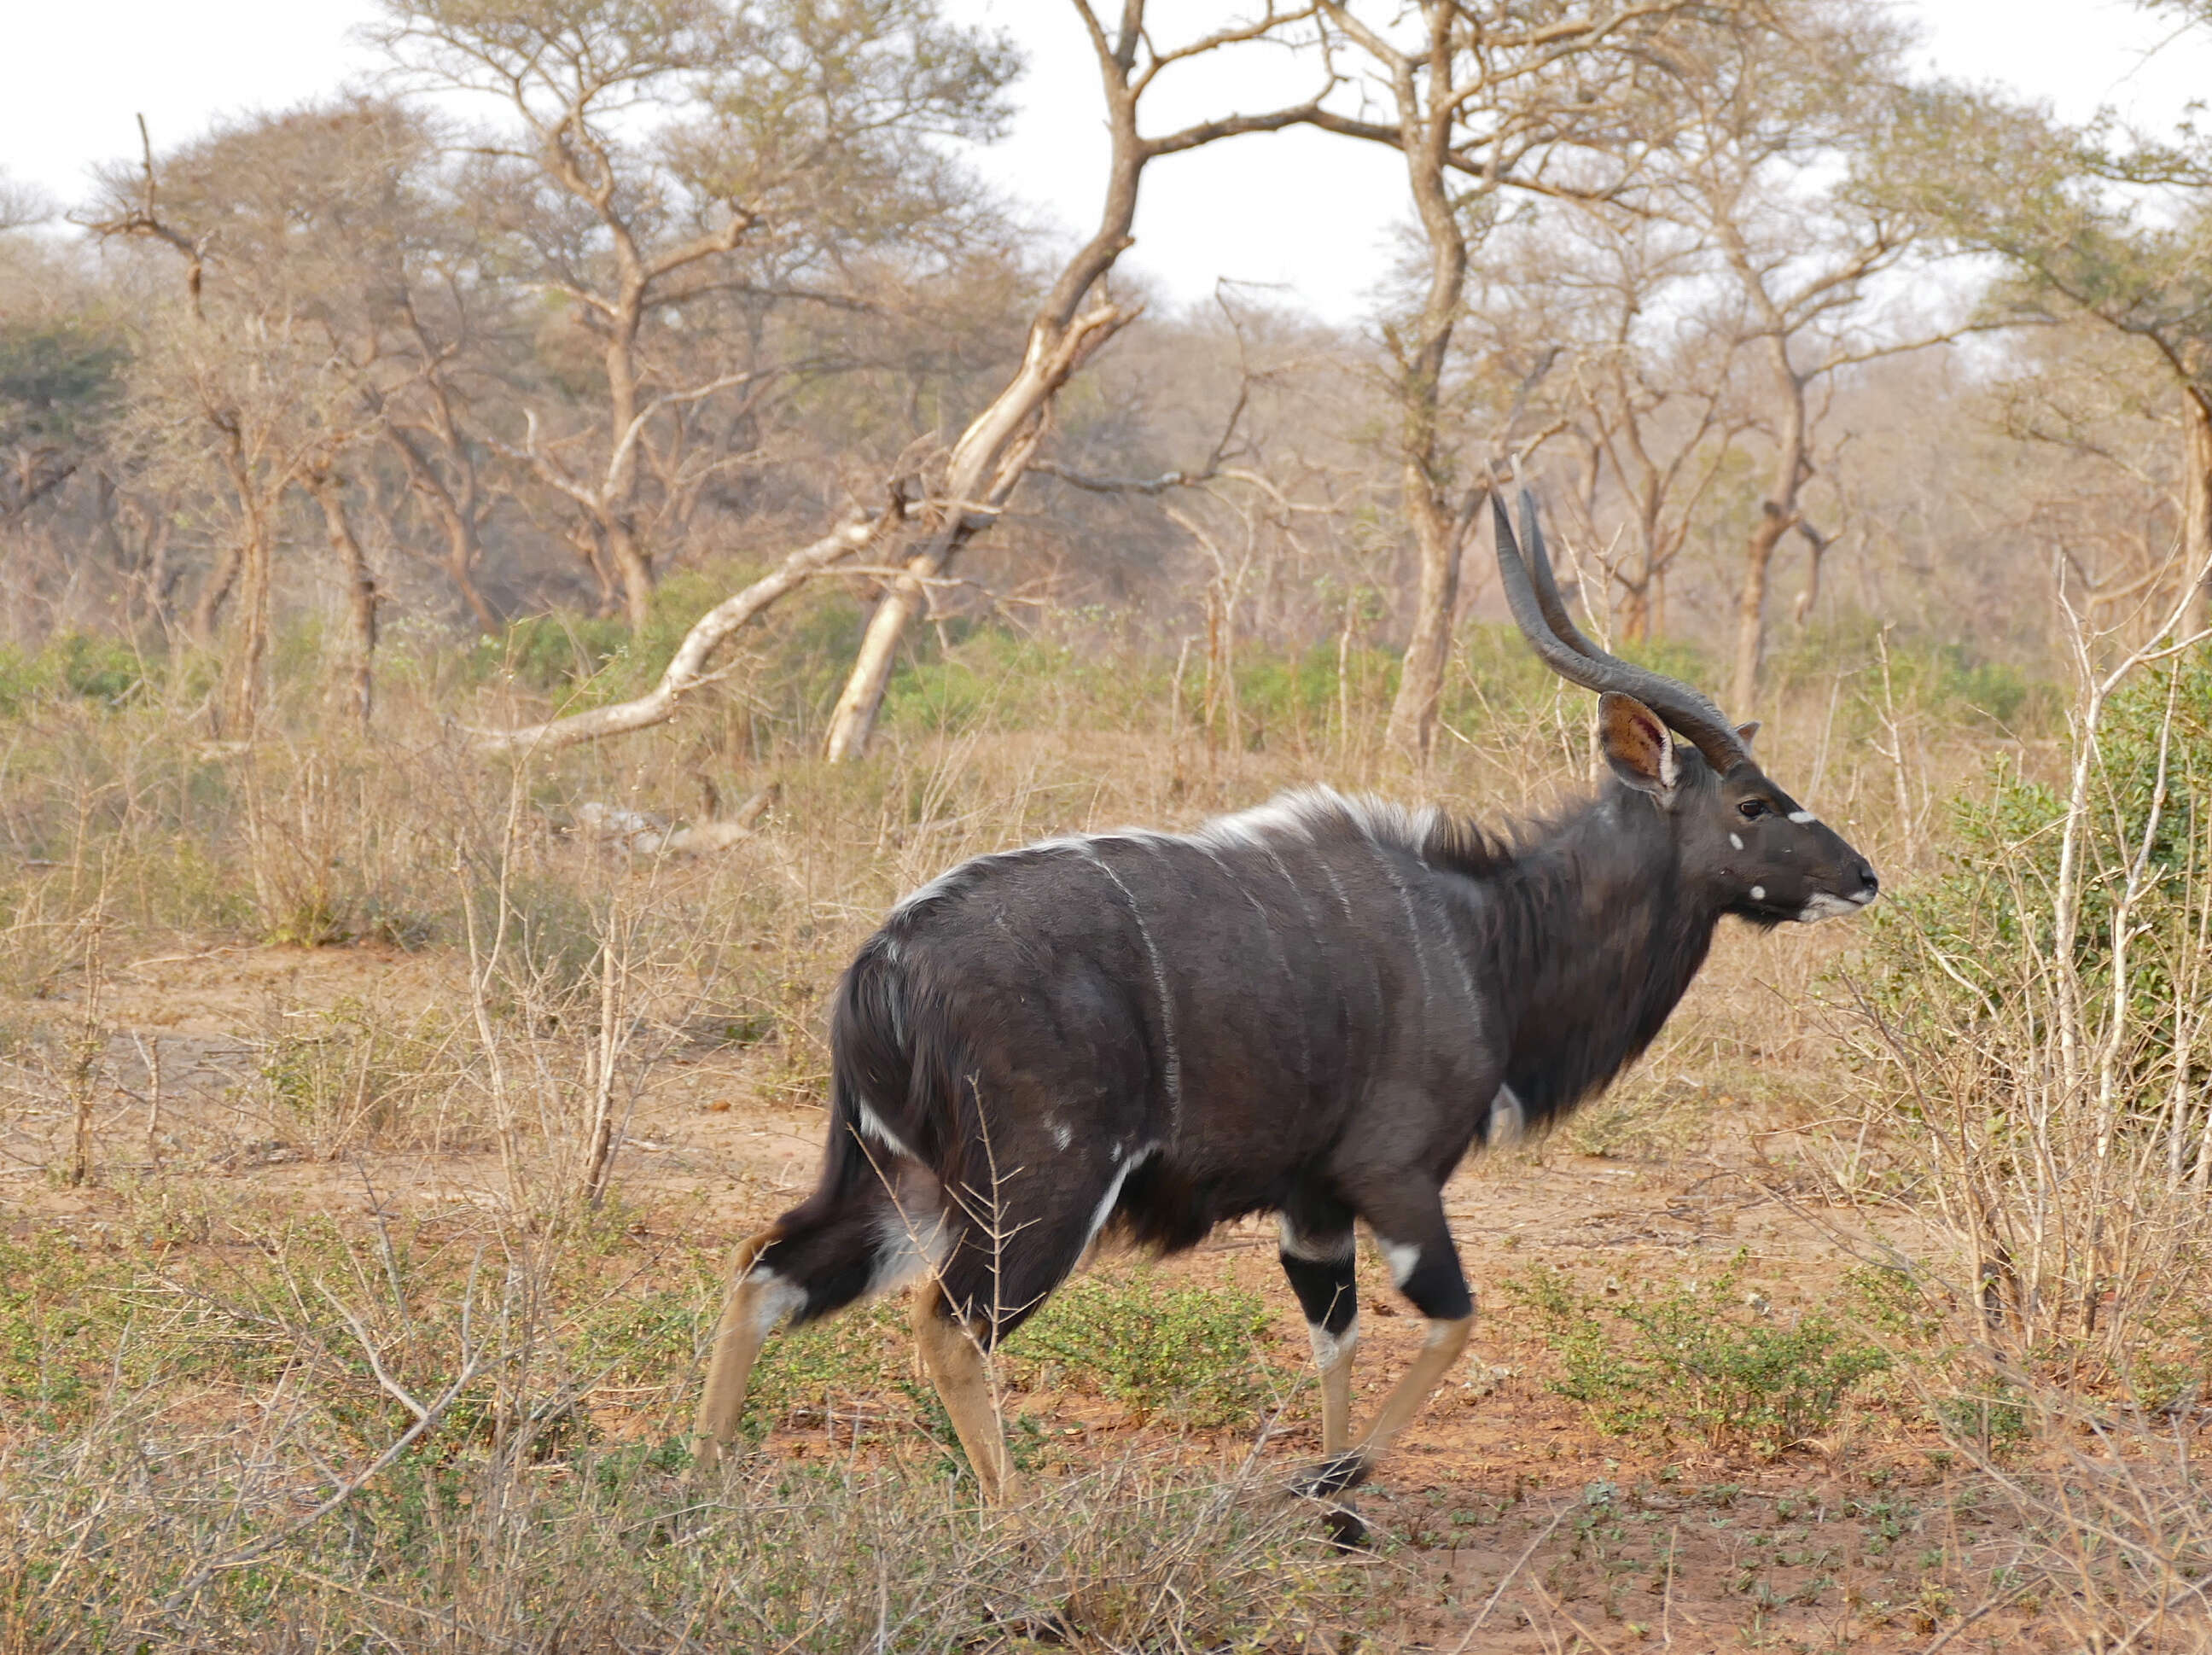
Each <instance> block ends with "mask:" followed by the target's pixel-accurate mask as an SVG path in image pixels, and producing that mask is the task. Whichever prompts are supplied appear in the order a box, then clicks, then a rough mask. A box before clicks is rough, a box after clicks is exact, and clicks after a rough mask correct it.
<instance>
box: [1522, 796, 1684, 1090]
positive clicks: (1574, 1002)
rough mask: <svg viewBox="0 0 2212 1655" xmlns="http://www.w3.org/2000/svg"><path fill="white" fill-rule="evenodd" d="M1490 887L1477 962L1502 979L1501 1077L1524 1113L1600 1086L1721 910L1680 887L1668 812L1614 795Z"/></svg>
mask: <svg viewBox="0 0 2212 1655" xmlns="http://www.w3.org/2000/svg"><path fill="white" fill-rule="evenodd" d="M1494 890H1495V893H1496V897H1497V919H1498V923H1496V924H1495V925H1493V926H1492V927H1490V928H1488V930H1489V934H1488V936H1487V938H1486V940H1487V942H1488V944H1489V946H1490V948H1491V949H1492V958H1491V959H1490V960H1489V961H1487V962H1486V964H1488V965H1489V966H1490V967H1491V970H1492V973H1493V974H1492V977H1491V978H1490V980H1491V981H1492V982H1494V983H1498V984H1500V985H1502V988H1503V990H1504V1013H1505V1025H1506V1027H1507V1029H1508V1030H1509V1031H1510V1035H1509V1042H1510V1050H1509V1054H1508V1057H1507V1062H1506V1084H1507V1085H1509V1086H1511V1087H1512V1088H1513V1091H1514V1093H1515V1095H1516V1097H1518V1098H1520V1099H1521V1102H1522V1106H1523V1108H1524V1109H1525V1110H1528V1114H1529V1117H1530V1118H1531V1120H1532V1121H1533V1120H1537V1119H1541V1118H1543V1117H1547V1116H1551V1115H1555V1114H1557V1113H1559V1111H1561V1110H1565V1109H1567V1108H1570V1107H1571V1106H1572V1105H1573V1104H1576V1103H1578V1102H1580V1101H1581V1100H1582V1099H1583V1098H1586V1097H1588V1096H1589V1095H1590V1094H1591V1093H1593V1092H1597V1091H1600V1090H1601V1089H1602V1088H1603V1087H1604V1086H1606V1085H1607V1083H1608V1082H1610V1081H1611V1080H1613V1078H1614V1076H1616V1075H1617V1074H1620V1071H1621V1070H1622V1069H1623V1068H1626V1067H1627V1066H1628V1065H1629V1064H1630V1063H1631V1062H1634V1061H1635V1059H1636V1058H1637V1056H1638V1055H1639V1054H1640V1053H1642V1051H1643V1050H1644V1048H1645V1047H1646V1046H1648V1045H1650V1043H1651V1041H1652V1038H1653V1037H1655V1036H1656V1034H1657V1033H1658V1032H1659V1031H1660V1029H1661V1028H1662V1026H1663V1025H1665V1023H1666V1021H1667V1018H1668V1014H1669V1013H1672V1012H1673V1011H1674V1007H1675V1006H1676V1004H1677V1003H1678V1002H1680V1000H1681V998H1682V995H1683V994H1684V992H1685V991H1686V990H1687V989H1688V988H1689V986H1690V983H1691V980H1692V978H1694V977H1696V976H1697V973H1698V968H1699V966H1700V965H1702V964H1704V963H1705V955H1706V953H1707V952H1708V951H1709V950H1710V949H1711V946H1712V938H1713V930H1714V928H1715V927H1716V926H1717V924H1718V923H1719V919H1720V916H1719V913H1718V911H1717V910H1712V911H1707V910H1706V909H1705V906H1704V905H1703V904H1699V903H1697V902H1696V900H1695V899H1694V897H1692V894H1691V892H1689V891H1687V890H1686V887H1685V885H1684V882H1683V879H1682V877H1681V869H1680V855H1679V853H1678V852H1677V850H1676V849H1675V846H1674V839H1673V836H1672V834H1671V832H1670V831H1668V824H1667V823H1666V822H1665V821H1664V820H1663V819H1662V818H1659V817H1658V816H1657V815H1656V812H1651V811H1650V810H1649V808H1648V807H1646V806H1644V805H1643V802H1642V801H1641V800H1621V799H1620V798H1618V797H1612V798H1604V799H1601V800H1597V801H1595V802H1594V803H1593V804H1592V805H1591V806H1590V807H1589V809H1587V810H1585V811H1583V812H1577V814H1576V815H1575V816H1573V817H1571V818H1568V819H1567V820H1566V821H1565V822H1562V823H1561V824H1559V826H1558V827H1557V828H1556V829H1555V830H1554V831H1553V833H1551V834H1550V835H1548V836H1547V837H1546V838H1545V839H1544V840H1542V841H1541V842H1539V843H1536V844H1534V845H1532V846H1530V847H1529V848H1528V850H1527V852H1526V853H1524V855H1522V857H1521V858H1519V859H1517V860H1516V865H1515V866H1514V867H1513V868H1511V869H1510V871H1508V872H1506V873H1504V875H1503V876H1502V877H1501V878H1500V879H1498V882H1497V884H1496V885H1495V887H1494Z"/></svg>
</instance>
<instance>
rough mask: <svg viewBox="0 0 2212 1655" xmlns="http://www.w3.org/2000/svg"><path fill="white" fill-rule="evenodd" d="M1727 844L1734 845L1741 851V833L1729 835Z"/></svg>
mask: <svg viewBox="0 0 2212 1655" xmlns="http://www.w3.org/2000/svg"><path fill="white" fill-rule="evenodd" d="M1729 843H1730V844H1732V845H1734V846H1735V848H1736V849H1738V850H1741V849H1743V836H1742V835H1741V833H1731V834H1729Z"/></svg>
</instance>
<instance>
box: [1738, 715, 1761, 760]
mask: <svg viewBox="0 0 2212 1655" xmlns="http://www.w3.org/2000/svg"><path fill="white" fill-rule="evenodd" d="M1735 739H1737V740H1738V741H1741V742H1742V743H1743V746H1744V751H1746V752H1748V751H1751V744H1752V743H1753V741H1755V740H1757V739H1759V721H1758V720H1757V719H1755V718H1754V719H1753V720H1752V721H1751V722H1750V723H1748V724H1739V725H1737V726H1736V727H1735Z"/></svg>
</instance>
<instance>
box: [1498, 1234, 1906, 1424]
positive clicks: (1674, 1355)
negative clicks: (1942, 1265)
mask: <svg viewBox="0 0 2212 1655" xmlns="http://www.w3.org/2000/svg"><path fill="white" fill-rule="evenodd" d="M1506 1290H1507V1291H1508V1292H1509V1293H1511V1294H1512V1295H1513V1297H1514V1298H1515V1299H1517V1300H1519V1301H1520V1302H1521V1303H1522V1304H1524V1305H1527V1306H1528V1308H1529V1309H1531V1310H1532V1311H1534V1312H1535V1314H1536V1317H1537V1321H1538V1323H1539V1326H1540V1328H1541V1330H1542V1333H1543V1336H1544V1341H1545V1342H1546V1344H1547V1345H1548V1346H1549V1347H1550V1348H1551V1350H1552V1353H1553V1355H1554V1356H1556V1357H1557V1358H1558V1359H1559V1364H1560V1366H1561V1368H1562V1370H1563V1376H1562V1378H1559V1380H1558V1381H1556V1382H1555V1383H1554V1384H1553V1387H1552V1388H1553V1390H1556V1391H1557V1392H1558V1393H1559V1395H1560V1396H1566V1397H1570V1398H1571V1399H1572V1400H1574V1401H1576V1402H1580V1403H1582V1404H1583V1407H1584V1408H1585V1409H1587V1410H1588V1412H1589V1416H1590V1418H1591V1419H1592V1421H1595V1424H1596V1425H1597V1426H1598V1427H1599V1428H1600V1429H1601V1430H1603V1431H1607V1432H1611V1433H1615V1434H1617V1435H1622V1436H1632V1435H1633V1436H1644V1435H1652V1436H1659V1437H1671V1436H1674V1435H1676V1434H1678V1433H1687V1434H1691V1435H1694V1436H1697V1437H1699V1438H1702V1439H1704V1440H1705V1441H1706V1442H1708V1443H1710V1444H1712V1445H1715V1446H1730V1447H1741V1448H1748V1449H1751V1450H1753V1451H1755V1452H1758V1453H1760V1454H1765V1455H1772V1454H1778V1453H1780V1452H1782V1451H1784V1450H1785V1449H1788V1448H1790V1447H1792V1446H1794V1445H1796V1444H1798V1443H1801V1442H1802V1441H1804V1440H1805V1439H1807V1438H1808V1437H1809V1436H1811V1435H1813V1434H1814V1433H1816V1432H1818V1431H1820V1430H1822V1429H1824V1428H1825V1427H1826V1426H1828V1425H1829V1424H1830V1423H1831V1422H1832V1421H1833V1420H1834V1419H1835V1417H1836V1415H1837V1414H1838V1411H1839V1410H1840V1409H1841V1408H1842V1406H1843V1402H1844V1396H1846V1395H1847V1394H1848V1393H1849V1392H1850V1389H1851V1387H1852V1386H1854V1385H1856V1384H1858V1383H1859V1381H1861V1380H1862V1379H1865V1378H1869V1377H1870V1376H1871V1375H1874V1374H1876V1373H1880V1372H1882V1371H1883V1370H1884V1369H1885V1368H1887V1366H1889V1358H1888V1356H1887V1354H1886V1353H1884V1352H1883V1351H1881V1349H1880V1348H1877V1347H1875V1346H1874V1345H1872V1344H1869V1343H1868V1342H1866V1341H1864V1340H1863V1339H1861V1338H1859V1337H1858V1336H1856V1335H1854V1334H1853V1333H1851V1332H1850V1331H1848V1330H1847V1329H1844V1327H1843V1326H1841V1325H1839V1324H1838V1323H1836V1322H1834V1321H1832V1320H1831V1319H1830V1318H1828V1317H1826V1316H1824V1315H1821V1314H1820V1312H1818V1311H1807V1312H1806V1313H1804V1314H1803V1315H1802V1316H1800V1317H1798V1318H1797V1319H1796V1321H1795V1322H1794V1323H1785V1322H1784V1321H1782V1320H1780V1319H1779V1318H1778V1317H1771V1316H1768V1315H1764V1314H1761V1313H1760V1311H1759V1309H1758V1308H1757V1307H1755V1306H1754V1305H1751V1304H1747V1303H1746V1302H1745V1300H1744V1298H1743V1296H1742V1295H1741V1293H1740V1291H1739V1279H1738V1276H1737V1273H1736V1270H1735V1268H1734V1267H1733V1266H1731V1267H1730V1268H1729V1269H1727V1270H1724V1271H1723V1272H1722V1273H1721V1275H1718V1276H1717V1277H1716V1278H1714V1279H1713V1280H1712V1281H1709V1282H1707V1283H1705V1285H1704V1286H1702V1287H1700V1286H1699V1285H1697V1284H1695V1283H1692V1284H1688V1285H1685V1286H1681V1287H1674V1288H1671V1289H1668V1290H1667V1291H1664V1292H1660V1293H1651V1294H1649V1295H1646V1296H1638V1297H1631V1296H1628V1295H1622V1296H1620V1297H1619V1298H1608V1297H1606V1296H1603V1295H1601V1294H1596V1293H1589V1292H1586V1291H1584V1290H1583V1289H1582V1288H1580V1287H1577V1286H1576V1285H1575V1283H1574V1282H1573V1281H1571V1280H1569V1279H1568V1278H1567V1277H1566V1276H1565V1275H1561V1274H1560V1273H1559V1272H1558V1271H1555V1270H1546V1269H1537V1270H1532V1271H1529V1272H1528V1273H1526V1274H1524V1275H1520V1276H1517V1277H1516V1278H1514V1279H1512V1280H1511V1281H1508V1282H1507V1283H1506Z"/></svg>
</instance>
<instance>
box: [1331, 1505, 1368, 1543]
mask: <svg viewBox="0 0 2212 1655" xmlns="http://www.w3.org/2000/svg"><path fill="white" fill-rule="evenodd" d="M1321 1525H1322V1528H1324V1529H1326V1530H1328V1543H1329V1544H1330V1545H1332V1546H1334V1547H1335V1548H1336V1549H1337V1550H1339V1551H1340V1552H1364V1551H1365V1550H1366V1549H1367V1524H1366V1521H1365V1519H1364V1518H1362V1517H1361V1516H1360V1515H1359V1513H1358V1512H1355V1511H1353V1510H1352V1507H1350V1506H1325V1507H1323V1508H1322V1514H1321Z"/></svg>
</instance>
